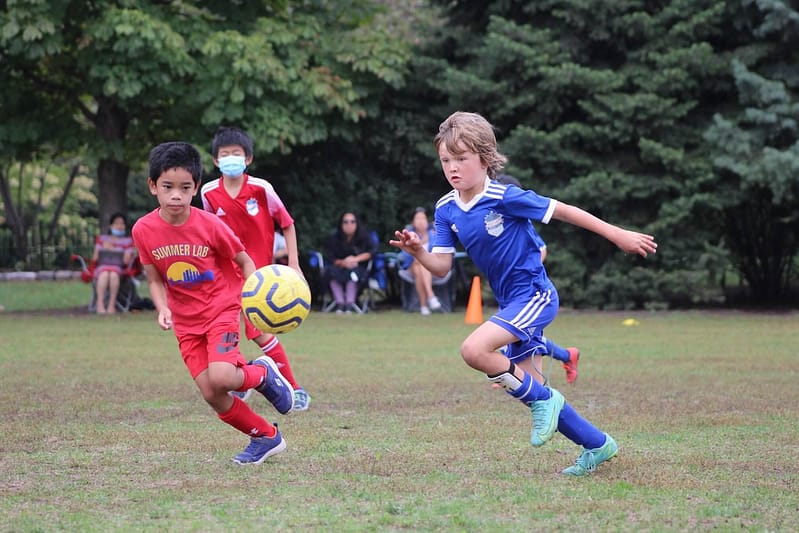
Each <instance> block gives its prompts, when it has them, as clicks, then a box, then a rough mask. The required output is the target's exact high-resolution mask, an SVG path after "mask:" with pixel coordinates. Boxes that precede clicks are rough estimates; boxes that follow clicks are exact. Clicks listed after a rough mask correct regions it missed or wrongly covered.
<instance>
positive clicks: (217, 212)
mask: <svg viewBox="0 0 799 533" xmlns="http://www.w3.org/2000/svg"><path fill="white" fill-rule="evenodd" d="M216 216H218V217H223V216H225V210H224V209H222V208H221V207H220V208H217V210H216Z"/></svg>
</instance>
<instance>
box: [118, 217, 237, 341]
mask: <svg viewBox="0 0 799 533" xmlns="http://www.w3.org/2000/svg"><path fill="white" fill-rule="evenodd" d="M158 211H159V209H158V208H157V209H155V210H154V211H151V212H150V213H148V214H146V215H144V216H143V217H142V218H140V219H139V220H138V221H136V224H135V225H134V226H133V232H132V233H133V241H134V242H135V243H136V247H137V248H138V251H139V257H140V259H141V262H142V264H143V265H153V266H155V268H156V269H157V270H158V273H159V274H160V275H161V278H162V279H163V280H164V283H165V284H166V292H167V304H168V305H169V309H170V310H171V311H172V322H173V324H174V329H175V334H176V335H182V334H186V333H190V334H204V333H205V332H207V331H209V330H210V327H211V325H212V324H213V323H214V322H216V321H217V320H218V319H219V318H220V317H221V316H224V315H225V314H227V315H228V317H230V316H233V317H237V316H238V314H239V313H240V312H241V287H242V284H243V281H242V279H241V275H240V274H239V268H238V265H236V263H235V262H234V261H233V259H234V257H236V255H238V254H239V253H240V252H242V251H244V246H243V245H242V243H241V241H240V240H239V238H238V237H237V236H236V235H235V234H234V233H233V232H232V231H231V230H230V228H228V227H227V226H226V225H225V224H223V223H222V222H221V221H220V220H219V218H217V217H215V216H214V215H211V214H210V213H206V212H204V211H203V210H201V209H197V208H195V207H192V208H191V212H190V214H189V218H188V220H187V221H186V222H185V223H183V224H181V225H180V226H173V225H172V224H169V223H168V222H166V221H164V219H162V218H161V216H160V215H159V214H158ZM233 320H237V318H233Z"/></svg>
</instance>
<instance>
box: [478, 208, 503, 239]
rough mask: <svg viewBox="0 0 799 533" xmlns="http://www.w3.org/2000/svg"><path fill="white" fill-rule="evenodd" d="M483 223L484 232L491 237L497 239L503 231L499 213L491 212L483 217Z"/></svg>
mask: <svg viewBox="0 0 799 533" xmlns="http://www.w3.org/2000/svg"><path fill="white" fill-rule="evenodd" d="M483 222H485V226H486V231H487V232H488V234H489V235H491V236H492V237H499V236H500V235H502V232H503V231H505V221H504V219H503V218H502V215H500V214H499V213H495V212H494V211H491V212H490V213H488V214H487V215H486V216H485V218H484V219H483Z"/></svg>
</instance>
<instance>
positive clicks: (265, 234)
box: [200, 127, 311, 411]
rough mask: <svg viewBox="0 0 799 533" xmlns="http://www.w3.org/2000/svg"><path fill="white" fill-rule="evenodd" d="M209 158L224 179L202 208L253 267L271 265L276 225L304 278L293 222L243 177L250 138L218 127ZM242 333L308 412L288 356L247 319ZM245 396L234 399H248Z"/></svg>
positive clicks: (262, 188)
mask: <svg viewBox="0 0 799 533" xmlns="http://www.w3.org/2000/svg"><path fill="white" fill-rule="evenodd" d="M211 155H213V157H214V164H215V165H216V166H217V167H219V170H220V171H221V172H222V177H221V178H219V179H215V180H213V181H210V182H208V183H206V184H205V185H203V187H202V189H201V192H200V197H201V199H202V203H203V209H205V210H206V211H209V212H211V213H214V214H216V215H217V216H218V217H219V218H220V219H222V221H224V222H225V224H227V225H228V226H229V227H230V228H231V229H232V230H233V232H234V233H235V234H236V235H238V237H239V238H240V239H241V242H242V243H243V244H244V248H245V250H247V253H248V254H249V255H250V257H252V259H253V261H254V262H255V268H261V267H264V266H266V265H271V264H272V263H273V262H274V261H273V259H274V241H275V224H278V225H279V226H280V228H281V229H282V231H283V236H284V237H285V239H286V251H287V253H288V256H287V264H288V266H290V267H291V268H293V269H294V270H296V271H297V272H298V273H299V274H300V276H302V277H303V278H304V277H305V276H304V275H303V273H302V269H301V268H300V260H299V256H298V253H297V233H296V231H295V229H294V219H293V218H292V217H291V215H290V214H289V212H288V210H287V209H286V206H285V205H283V201H282V200H281V199H280V197H279V196H278V195H277V193H276V192H275V189H274V188H273V187H272V185H271V184H270V183H269V182H268V181H266V180H263V179H261V178H256V177H253V176H249V175H247V174H245V172H244V170H245V169H246V168H247V165H249V164H250V163H252V158H253V142H252V139H251V138H250V136H249V135H247V133H245V132H244V131H242V130H240V129H238V128H229V127H221V128H219V129H218V130H217V132H216V134H215V135H214V138H213V140H212V141H211ZM244 331H245V334H246V335H247V338H248V339H252V340H253V341H254V342H255V344H257V345H258V348H259V349H260V350H261V351H262V352H263V353H264V355H267V356H269V357H271V358H272V359H273V360H274V361H275V363H276V364H277V366H278V368H279V369H280V372H281V373H282V374H283V375H284V376H285V377H286V379H288V381H289V383H291V386H292V387H293V388H294V410H295V411H305V410H306V409H308V405H309V404H310V403H311V397H310V396H309V395H308V393H307V392H306V391H305V389H303V388H302V387H300V385H299V384H298V383H297V380H296V379H294V372H292V370H291V365H290V364H289V360H288V357H287V356H286V351H285V350H284V349H283V346H282V345H281V344H280V341H278V339H277V337H276V336H274V335H271V334H269V333H262V332H260V331H258V330H257V329H255V327H254V326H253V325H252V324H250V322H249V321H248V320H245V321H244ZM249 392H250V391H247V392H246V393H244V394H240V395H238V396H239V397H240V398H242V399H245V400H246V399H247V397H248V396H249Z"/></svg>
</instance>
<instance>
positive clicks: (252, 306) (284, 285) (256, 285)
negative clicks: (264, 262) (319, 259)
mask: <svg viewBox="0 0 799 533" xmlns="http://www.w3.org/2000/svg"><path fill="white" fill-rule="evenodd" d="M241 308H242V311H243V312H244V316H245V317H246V318H247V320H249V321H250V322H251V323H252V325H253V326H255V327H256V328H257V329H258V330H259V331H263V332H264V333H273V334H277V333H287V332H289V331H291V330H293V329H296V328H297V327H298V326H299V325H300V324H302V321H303V320H305V318H306V317H307V316H308V313H309V312H310V311H311V289H310V288H309V287H308V283H306V281H305V280H304V279H303V278H302V277H301V276H300V275H299V274H298V273H297V272H296V271H295V270H294V269H293V268H289V267H287V266H285V265H268V266H265V267H261V268H259V269H258V270H256V271H255V272H253V273H252V275H250V277H249V278H247V280H246V281H245V282H244V287H242V289H241Z"/></svg>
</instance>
